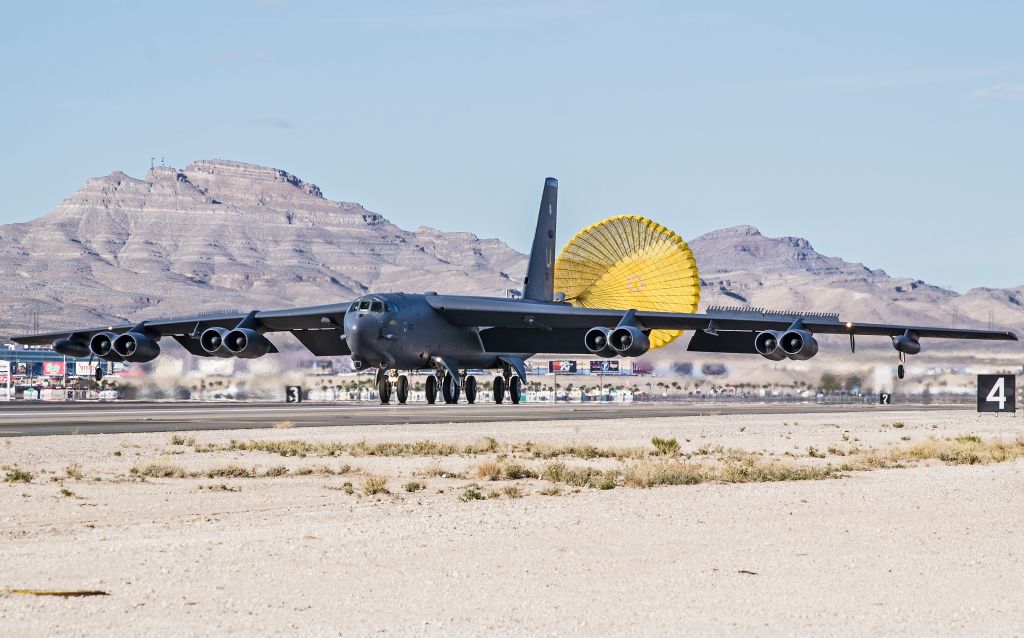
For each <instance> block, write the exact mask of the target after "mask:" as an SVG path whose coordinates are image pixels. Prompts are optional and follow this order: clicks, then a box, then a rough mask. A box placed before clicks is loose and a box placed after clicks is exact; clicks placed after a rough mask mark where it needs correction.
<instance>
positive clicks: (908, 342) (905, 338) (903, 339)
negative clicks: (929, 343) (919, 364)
mask: <svg viewBox="0 0 1024 638" xmlns="http://www.w3.org/2000/svg"><path fill="white" fill-rule="evenodd" d="M892 347H893V348H896V349H897V350H898V351H900V352H902V353H904V354H918V353H920V352H921V342H920V341H918V340H917V339H915V338H914V337H912V336H911V335H907V334H902V335H899V336H897V337H893V338H892Z"/></svg>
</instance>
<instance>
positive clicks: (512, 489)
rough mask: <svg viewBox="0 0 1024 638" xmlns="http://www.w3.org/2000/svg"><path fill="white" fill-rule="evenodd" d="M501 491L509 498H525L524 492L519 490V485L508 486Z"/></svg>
mask: <svg viewBox="0 0 1024 638" xmlns="http://www.w3.org/2000/svg"><path fill="white" fill-rule="evenodd" d="M501 491H502V492H503V493H504V494H505V496H507V497H509V498H522V496H523V491H522V490H521V489H519V486H518V485H506V486H505V487H504V488H502V490H501Z"/></svg>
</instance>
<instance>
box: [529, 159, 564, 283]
mask: <svg viewBox="0 0 1024 638" xmlns="http://www.w3.org/2000/svg"><path fill="white" fill-rule="evenodd" d="M557 222H558V180H557V179H555V178H554V177H549V178H547V179H546V180H544V194H543V195H542V196H541V198H540V211H539V212H538V213H537V230H536V231H535V232H534V235H533V247H532V248H531V249H530V263H529V265H528V266H527V268H526V279H525V280H524V281H523V299H532V300H534V301H552V300H554V298H555V227H556V226H557Z"/></svg>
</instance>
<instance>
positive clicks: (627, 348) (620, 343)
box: [608, 326, 651, 357]
mask: <svg viewBox="0 0 1024 638" xmlns="http://www.w3.org/2000/svg"><path fill="white" fill-rule="evenodd" d="M608 343H609V344H611V347H612V348H614V349H615V351H616V352H617V353H619V354H620V355H622V356H623V357H639V356H640V355H642V354H644V353H645V352H647V351H648V350H650V349H651V340H650V339H648V338H647V335H645V334H644V333H643V331H642V330H640V329H639V328H636V327H634V326H622V327H619V328H616V329H615V330H612V331H611V334H609V335H608Z"/></svg>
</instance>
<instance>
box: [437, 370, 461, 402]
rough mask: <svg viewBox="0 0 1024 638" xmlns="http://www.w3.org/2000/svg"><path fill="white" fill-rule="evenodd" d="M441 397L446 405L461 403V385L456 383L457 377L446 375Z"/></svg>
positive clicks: (442, 384)
mask: <svg viewBox="0 0 1024 638" xmlns="http://www.w3.org/2000/svg"><path fill="white" fill-rule="evenodd" d="M441 396H442V397H444V402H445V403H449V404H451V403H458V402H459V384H458V383H456V382H455V377H453V376H452V375H450V374H446V375H444V381H442V382H441Z"/></svg>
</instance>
